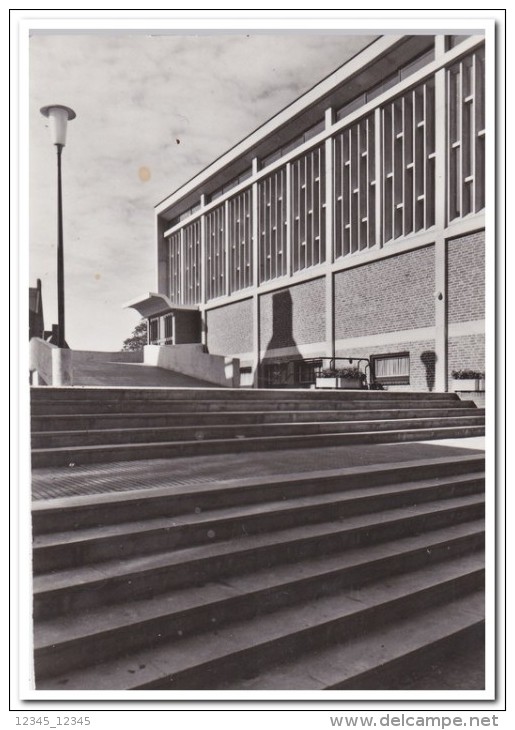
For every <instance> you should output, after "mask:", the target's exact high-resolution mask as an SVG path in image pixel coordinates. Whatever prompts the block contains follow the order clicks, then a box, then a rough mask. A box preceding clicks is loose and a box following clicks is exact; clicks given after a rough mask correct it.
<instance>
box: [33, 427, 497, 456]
mask: <svg viewBox="0 0 515 730" xmlns="http://www.w3.org/2000/svg"><path fill="white" fill-rule="evenodd" d="M458 428H459V426H434V427H432V428H430V429H400V430H388V431H385V432H384V433H388V434H389V436H390V437H391V436H394V435H395V434H413V435H417V436H420V437H421V438H424V436H423V435H422V434H424V432H425V431H427V430H429V431H431V432H438V433H442V437H445V434H446V433H449V432H451V431H453V432H454V431H455V430H456V429H458ZM466 429H467V430H468V431H473V432H476V431H477V432H480V433H482V432H484V426H482V425H481V426H466ZM377 433H378V432H377V431H361V432H359V433H354V432H352V431H349V432H346V433H325V434H307V435H303V434H298V435H292V436H250V437H248V438H245V439H237V438H225V439H209V440H207V441H203V440H198V439H196V440H194V441H191V440H188V441H152V442H143V443H138V444H131V443H124V444H94V445H89V444H88V445H85V446H52V447H48V448H34V449H32V453H33V454H45V453H49V452H52V453H66V452H72V453H73V452H76V453H88V452H90V453H94V452H102V451H109V452H112V451H122V450H123V449H127V448H131V449H133V450H138V449H149V448H152V447H159V448H166V447H167V446H181V447H187V446H193V445H194V446H197V447H198V446H199V445H201V444H209V445H210V446H216V445H217V444H226V443H227V442H230V443H231V444H232V445H234V443H246V444H249V443H258V444H263V445H266V444H267V443H274V444H277V443H287V442H288V441H291V440H293V439H295V440H296V441H299V440H300V441H304V440H310V441H313V440H315V439H318V440H320V441H323V439H327V438H328V437H333V438H337V437H340V436H341V437H349V436H355V437H356V438H359V439H362V438H365V437H367V436H375V435H377Z"/></svg>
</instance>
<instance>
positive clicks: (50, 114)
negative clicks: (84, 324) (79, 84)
mask: <svg viewBox="0 0 515 730" xmlns="http://www.w3.org/2000/svg"><path fill="white" fill-rule="evenodd" d="M40 111H41V114H43V116H44V117H47V118H48V119H49V120H50V132H51V135H52V142H53V144H54V145H55V146H56V147H57V324H58V341H57V346H58V347H66V345H65V333H64V250H63V200H62V185H61V155H62V152H63V147H64V146H65V144H66V126H67V124H68V120H70V121H71V120H72V119H75V117H76V116H77V115H76V114H75V112H74V111H73V109H70V108H69V107H67V106H62V105H61V104H51V105H50V106H44V107H42V109H41V110H40Z"/></svg>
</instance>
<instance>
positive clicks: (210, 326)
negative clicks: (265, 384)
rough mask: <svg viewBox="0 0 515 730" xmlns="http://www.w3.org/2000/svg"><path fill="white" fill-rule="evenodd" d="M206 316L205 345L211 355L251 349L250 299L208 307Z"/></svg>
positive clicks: (231, 353)
mask: <svg viewBox="0 0 515 730" xmlns="http://www.w3.org/2000/svg"><path fill="white" fill-rule="evenodd" d="M206 316H207V347H208V350H209V352H210V353H211V354H212V355H236V354H238V353H244V352H250V351H251V350H252V347H253V337H252V330H253V325H252V299H244V300H243V301H241V302H235V303H234V304H227V305H226V306H225V307H219V308H217V309H210V310H209V311H207V312H206Z"/></svg>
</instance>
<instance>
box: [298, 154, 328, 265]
mask: <svg viewBox="0 0 515 730" xmlns="http://www.w3.org/2000/svg"><path fill="white" fill-rule="evenodd" d="M291 193H292V202H291V220H292V242H291V245H292V270H293V271H294V272H295V271H301V270H303V269H307V268H309V267H311V266H316V265H317V264H319V263H321V262H323V261H325V246H323V242H324V243H325V215H324V209H325V156H324V148H322V147H317V148H316V149H314V150H312V151H311V152H309V153H308V154H306V155H303V156H302V157H300V158H299V159H297V160H295V161H294V162H292V163H291Z"/></svg>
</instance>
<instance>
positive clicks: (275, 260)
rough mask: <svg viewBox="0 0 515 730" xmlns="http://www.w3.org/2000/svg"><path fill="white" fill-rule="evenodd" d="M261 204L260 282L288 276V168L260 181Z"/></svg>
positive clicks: (259, 209)
mask: <svg viewBox="0 0 515 730" xmlns="http://www.w3.org/2000/svg"><path fill="white" fill-rule="evenodd" d="M258 203H259V205H258V237H259V241H258V243H259V249H260V281H270V280H271V279H276V278H278V277H280V276H284V275H285V274H286V246H285V243H286V168H281V169H279V170H277V171H276V172H274V173H273V174H272V175H270V176H269V177H266V178H265V179H264V180H261V181H260V182H259V195H258ZM249 209H250V199H249ZM249 231H250V227H249Z"/></svg>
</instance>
